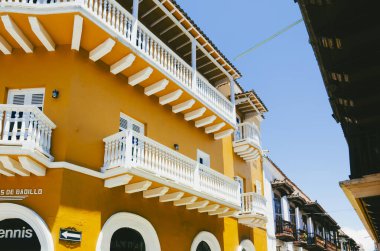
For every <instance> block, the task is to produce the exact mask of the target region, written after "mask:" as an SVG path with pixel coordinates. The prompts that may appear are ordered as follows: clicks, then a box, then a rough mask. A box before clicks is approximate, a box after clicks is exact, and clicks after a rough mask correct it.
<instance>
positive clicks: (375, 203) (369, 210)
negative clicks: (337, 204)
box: [340, 174, 380, 242]
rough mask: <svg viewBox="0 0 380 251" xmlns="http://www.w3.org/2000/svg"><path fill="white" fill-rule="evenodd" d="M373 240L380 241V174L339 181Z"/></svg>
mask: <svg viewBox="0 0 380 251" xmlns="http://www.w3.org/2000/svg"><path fill="white" fill-rule="evenodd" d="M340 187H341V188H342V189H343V191H344V193H345V194H346V196H347V198H348V200H349V201H350V203H351V205H352V206H353V207H354V209H355V211H356V213H357V215H358V216H359V218H360V220H361V221H362V223H363V225H364V227H365V228H366V230H367V232H368V233H369V234H370V236H371V238H372V239H373V240H376V241H377V242H380V174H373V175H368V176H364V177H363V178H359V179H353V180H347V181H342V182H340Z"/></svg>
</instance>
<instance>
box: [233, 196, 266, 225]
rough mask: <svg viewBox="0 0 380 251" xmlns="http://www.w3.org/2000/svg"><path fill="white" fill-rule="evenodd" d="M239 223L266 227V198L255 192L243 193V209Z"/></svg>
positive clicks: (239, 216)
mask: <svg viewBox="0 0 380 251" xmlns="http://www.w3.org/2000/svg"><path fill="white" fill-rule="evenodd" d="M238 219H239V223H241V224H244V225H247V226H249V227H252V228H253V227H261V228H265V224H266V223H267V211H266V199H265V198H264V197H263V196H261V195H259V194H257V193H255V192H250V193H243V194H242V210H241V211H240V213H239V215H238Z"/></svg>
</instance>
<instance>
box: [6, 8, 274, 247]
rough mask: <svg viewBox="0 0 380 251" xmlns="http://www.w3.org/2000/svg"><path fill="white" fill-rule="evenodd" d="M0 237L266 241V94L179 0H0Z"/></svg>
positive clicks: (23, 240)
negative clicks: (251, 87)
mask: <svg viewBox="0 0 380 251" xmlns="http://www.w3.org/2000/svg"><path fill="white" fill-rule="evenodd" d="M0 12H1V13H0V17H1V20H0V50H1V52H2V54H1V55H0V66H1V67H0V76H1V77H0V100H1V101H0V250H1V251H10V250H29V251H34V250H41V251H53V250H57V251H58V250H97V251H108V250H111V251H121V250H123V251H126V250H128V251H143V250H147V251H152V250H153V251H159V250H164V251H172V250H191V251H202V250H211V251H218V250H225V251H234V250H240V251H242V250H245V251H252V250H257V251H264V250H266V239H267V238H266V230H265V227H266V226H265V223H266V221H267V218H266V210H265V208H266V207H265V203H266V202H265V199H264V197H263V188H262V184H263V170H262V151H261V147H260V141H261V140H260V129H259V128H260V123H261V120H262V118H263V117H262V114H263V113H264V112H266V108H265V106H264V105H263V103H262V102H261V101H260V99H259V98H258V96H257V95H256V94H255V93H254V92H253V91H244V90H243V89H242V88H241V87H240V86H239V85H238V84H237V83H236V81H235V80H236V79H238V78H239V77H240V73H239V72H238V70H237V69H236V68H235V67H234V66H233V65H232V64H231V63H230V62H229V61H228V60H227V59H226V58H225V57H224V56H223V55H222V53H221V52H219V50H218V49H217V48H216V47H215V46H214V45H213V43H212V42H211V41H210V40H209V38H207V37H206V36H205V35H204V34H203V32H202V31H201V30H199V28H197V26H196V25H195V24H194V22H193V21H192V20H191V19H190V18H189V17H188V16H187V15H186V13H184V12H183V10H182V9H181V8H180V7H179V6H178V5H177V4H176V3H175V1H169V0H167V1H159V0H144V1H138V0H134V1H120V2H116V1H113V0H68V1H55V0H47V1H45V0H42V1H41V0H19V1H7V0H0Z"/></svg>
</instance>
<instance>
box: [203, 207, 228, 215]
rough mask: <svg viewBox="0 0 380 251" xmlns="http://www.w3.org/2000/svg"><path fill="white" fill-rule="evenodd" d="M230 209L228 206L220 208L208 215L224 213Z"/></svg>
mask: <svg viewBox="0 0 380 251" xmlns="http://www.w3.org/2000/svg"><path fill="white" fill-rule="evenodd" d="M228 210H230V209H229V208H228V207H223V208H218V209H216V210H215V211H214V212H209V213H208V215H218V214H224V213H226V212H228Z"/></svg>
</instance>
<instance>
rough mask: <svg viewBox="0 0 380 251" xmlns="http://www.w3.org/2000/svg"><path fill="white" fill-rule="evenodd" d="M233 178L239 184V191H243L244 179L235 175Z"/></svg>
mask: <svg viewBox="0 0 380 251" xmlns="http://www.w3.org/2000/svg"><path fill="white" fill-rule="evenodd" d="M234 180H235V181H237V182H239V184H240V193H244V180H243V178H242V177H240V176H235V177H234Z"/></svg>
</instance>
